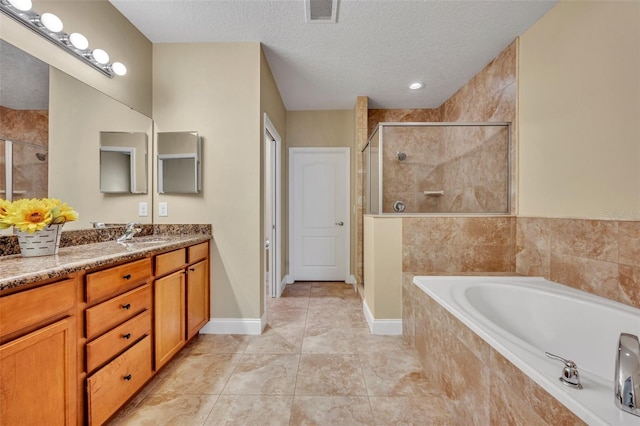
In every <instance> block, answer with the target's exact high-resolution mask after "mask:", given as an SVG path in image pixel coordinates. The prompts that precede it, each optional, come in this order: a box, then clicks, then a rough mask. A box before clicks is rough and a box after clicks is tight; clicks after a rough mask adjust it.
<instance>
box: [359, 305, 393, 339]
mask: <svg viewBox="0 0 640 426" xmlns="http://www.w3.org/2000/svg"><path fill="white" fill-rule="evenodd" d="M362 311H363V312H364V317H365V318H366V319H367V323H368V324H369V331H370V332H371V334H383V335H391V336H401V335H402V320H401V319H383V320H382V319H381V320H377V319H375V318H373V314H371V310H370V309H369V306H368V305H367V301H366V300H363V301H362Z"/></svg>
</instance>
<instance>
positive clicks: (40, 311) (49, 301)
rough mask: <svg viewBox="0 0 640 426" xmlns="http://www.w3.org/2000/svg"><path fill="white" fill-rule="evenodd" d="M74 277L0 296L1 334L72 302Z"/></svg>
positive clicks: (55, 313)
mask: <svg viewBox="0 0 640 426" xmlns="http://www.w3.org/2000/svg"><path fill="white" fill-rule="evenodd" d="M75 289H76V287H75V280H73V279H68V280H64V281H60V282H57V283H54V284H47V285H44V286H42V287H38V288H34V289H32V290H27V291H23V292H21V293H15V294H11V295H9V296H6V297H2V298H0V324H1V326H0V331H1V332H0V335H2V336H4V335H7V334H10V333H13V332H16V331H18V330H20V329H23V328H25V327H29V326H31V325H35V324H38V323H40V322H42V321H45V320H47V319H49V318H54V317H56V316H58V315H62V314H63V313H65V312H67V311H68V310H69V309H72V308H73V307H74V306H75V299H76V290H75Z"/></svg>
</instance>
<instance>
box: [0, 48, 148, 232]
mask: <svg viewBox="0 0 640 426" xmlns="http://www.w3.org/2000/svg"><path fill="white" fill-rule="evenodd" d="M36 101H37V102H36ZM105 129H108V130H110V131H112V132H114V133H116V132H120V133H132V132H134V133H138V134H144V135H145V140H146V141H148V140H150V139H149V138H150V135H152V134H153V122H152V120H151V118H149V117H146V116H145V115H143V114H141V113H139V112H137V111H135V110H132V109H131V108H130V107H128V106H126V105H124V104H122V103H120V102H118V101H116V100H115V99H113V98H111V97H109V96H107V95H105V94H104V93H101V92H99V91H98V90H96V89H94V88H92V87H90V86H88V85H86V84H84V83H83V82H81V81H78V80H76V79H75V78H73V77H70V76H69V75H67V74H65V73H63V72H61V71H59V70H57V69H56V68H53V67H50V66H49V65H48V64H46V63H44V62H42V61H40V60H39V59H37V58H34V57H33V56H31V55H29V54H28V53H26V52H24V51H22V50H20V49H18V48H16V47H14V46H13V45H11V44H9V43H7V42H5V41H3V40H1V39H0V139H2V141H0V171H1V172H0V174H1V176H0V185H1V186H2V188H0V189H2V190H3V191H4V193H0V197H1V198H6V197H7V192H11V195H10V196H12V197H13V199H18V198H27V197H28V198H42V197H51V198H59V199H61V200H62V201H64V202H67V203H68V204H69V205H70V206H73V207H74V209H75V210H76V211H77V212H78V213H79V214H80V217H79V219H78V220H77V221H75V222H69V223H67V224H65V230H69V229H81V228H90V227H91V222H105V223H127V222H132V221H135V222H138V223H142V224H147V223H152V218H153V214H152V213H151V212H150V213H149V215H148V216H145V217H139V216H138V204H139V203H141V202H146V203H147V205H148V206H149V207H150V206H152V205H153V203H152V199H151V194H150V191H147V189H146V188H145V189H136V191H135V192H136V193H135V194H132V193H131V191H129V192H128V195H126V196H123V195H118V194H104V193H101V192H100V172H99V164H100V149H99V147H100V132H101V131H104V130H105ZM7 141H8V142H7ZM7 147H10V149H11V152H10V153H9V155H10V156H11V157H12V158H11V161H13V166H8V163H9V161H10V160H9V159H8V158H7V153H8V152H9V148H7ZM145 151H146V148H145ZM136 159H138V156H137V155H136ZM16 161H18V163H17V162H16ZM7 169H9V171H8V170H7ZM10 172H11V177H10V179H11V180H12V181H13V184H12V185H10V182H7V175H9V173H10ZM139 173H142V174H144V176H145V178H144V179H143V178H142V177H141V176H140V177H139V178H138V176H139ZM150 179H151V167H150V166H149V156H147V160H146V163H145V167H144V168H142V167H141V169H140V170H137V167H136V187H138V183H141V182H144V183H145V185H147V182H149V181H150ZM7 186H9V188H7ZM23 192H24V193H23ZM138 192H139V193H138ZM145 192H146V193H145ZM10 232H11V229H7V230H2V231H0V233H10Z"/></svg>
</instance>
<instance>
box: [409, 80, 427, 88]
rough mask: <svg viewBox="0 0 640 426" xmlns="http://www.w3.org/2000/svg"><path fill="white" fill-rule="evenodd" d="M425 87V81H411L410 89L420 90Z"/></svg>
mask: <svg viewBox="0 0 640 426" xmlns="http://www.w3.org/2000/svg"><path fill="white" fill-rule="evenodd" d="M423 87H424V84H423V83H420V82H419V81H416V82H415V83H411V84H410V85H409V89H411V90H418V89H422V88H423Z"/></svg>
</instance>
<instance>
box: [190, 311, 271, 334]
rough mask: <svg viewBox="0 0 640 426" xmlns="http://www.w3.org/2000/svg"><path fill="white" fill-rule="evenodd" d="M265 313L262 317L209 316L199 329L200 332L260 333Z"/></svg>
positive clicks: (264, 323) (265, 316)
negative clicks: (207, 320)
mask: <svg viewBox="0 0 640 426" xmlns="http://www.w3.org/2000/svg"><path fill="white" fill-rule="evenodd" d="M266 325H267V315H266V314H265V315H263V316H262V318H211V319H210V320H209V322H208V323H206V324H205V326H204V327H202V329H201V330H200V333H202V334H262V330H264V327H265V326H266Z"/></svg>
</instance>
